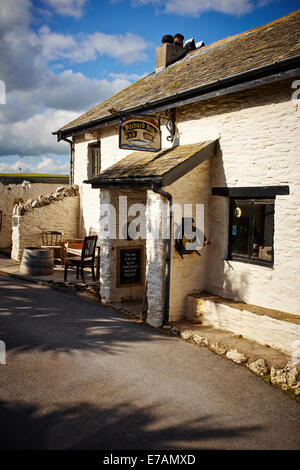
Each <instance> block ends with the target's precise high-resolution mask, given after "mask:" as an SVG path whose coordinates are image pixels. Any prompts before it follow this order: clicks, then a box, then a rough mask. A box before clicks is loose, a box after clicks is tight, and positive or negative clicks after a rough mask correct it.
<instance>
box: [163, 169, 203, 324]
mask: <svg viewBox="0 0 300 470" xmlns="http://www.w3.org/2000/svg"><path fill="white" fill-rule="evenodd" d="M208 181H209V161H205V162H203V163H202V164H201V165H199V166H198V167H196V168H195V169H194V170H192V171H190V172H189V173H187V174H186V175H185V176H183V177H182V178H180V179H179V180H177V181H176V182H175V183H173V184H172V185H171V186H168V187H166V188H164V190H165V191H168V192H169V193H170V194H172V196H173V201H172V202H173V204H178V205H179V206H181V208H182V213H183V211H184V205H185V204H187V205H188V204H193V207H192V209H193V218H194V221H195V222H196V204H203V205H204V233H205V236H206V238H207V239H209V236H210V233H209V201H210V193H211V190H210V186H209V184H208ZM173 221H174V219H173ZM200 254H201V257H200V256H199V255H197V253H192V254H188V255H184V256H183V259H182V258H181V256H180V255H179V253H178V252H177V251H176V250H175V237H174V223H173V238H172V251H171V284H170V286H171V287H170V309H169V318H170V320H172V321H176V320H179V319H180V318H183V317H184V316H185V314H186V296H187V294H190V293H192V292H197V291H201V290H204V289H205V288H206V283H207V279H206V260H207V247H206V246H205V247H203V248H202V249H201V250H200Z"/></svg>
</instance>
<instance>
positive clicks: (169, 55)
mask: <svg viewBox="0 0 300 470" xmlns="http://www.w3.org/2000/svg"><path fill="white" fill-rule="evenodd" d="M186 52H187V51H186V50H185V49H184V48H183V47H180V46H175V45H174V44H162V45H161V46H158V47H157V49H156V67H155V71H156V72H157V71H158V70H162V69H164V68H166V67H168V65H171V64H173V63H174V62H176V61H177V60H179V59H182V57H184V56H185V55H186Z"/></svg>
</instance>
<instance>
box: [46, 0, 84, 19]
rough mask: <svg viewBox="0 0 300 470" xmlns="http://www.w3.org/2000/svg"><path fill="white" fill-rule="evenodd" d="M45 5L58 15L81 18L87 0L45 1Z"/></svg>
mask: <svg viewBox="0 0 300 470" xmlns="http://www.w3.org/2000/svg"><path fill="white" fill-rule="evenodd" d="M44 3H45V4H46V5H47V6H48V7H51V8H53V10H54V11H55V13H56V14H58V15H62V16H71V17H73V18H81V17H82V15H83V7H84V6H85V4H86V3H87V0H44Z"/></svg>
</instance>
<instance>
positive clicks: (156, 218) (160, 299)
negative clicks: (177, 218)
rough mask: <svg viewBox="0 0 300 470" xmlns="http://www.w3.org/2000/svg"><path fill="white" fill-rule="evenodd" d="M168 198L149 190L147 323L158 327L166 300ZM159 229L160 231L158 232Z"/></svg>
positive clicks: (161, 322)
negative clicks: (164, 226) (164, 219)
mask: <svg viewBox="0 0 300 470" xmlns="http://www.w3.org/2000/svg"><path fill="white" fill-rule="evenodd" d="M165 204H166V198H165V197H164V196H161V195H160V194H157V193H155V192H153V191H151V190H148V191H147V211H146V215H147V225H146V227H147V265H146V278H147V300H148V312H147V323H149V324H150V325H152V326H155V327H158V326H161V325H162V324H163V318H164V301H165V272H166V271H165V269H166V264H165V253H166V245H165V244H166V240H163V238H162V236H160V237H159V238H156V237H155V236H154V234H156V233H160V235H162V212H164V205H165ZM157 231H158V232H157Z"/></svg>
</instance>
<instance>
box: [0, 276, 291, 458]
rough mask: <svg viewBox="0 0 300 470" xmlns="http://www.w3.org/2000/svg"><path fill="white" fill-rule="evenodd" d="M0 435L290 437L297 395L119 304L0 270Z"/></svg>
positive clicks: (169, 444) (279, 442)
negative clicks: (1, 359) (1, 352)
mask: <svg viewBox="0 0 300 470" xmlns="http://www.w3.org/2000/svg"><path fill="white" fill-rule="evenodd" d="M0 339H1V340H3V341H4V342H5V343H6V347H7V364H6V365H0V443H1V444H0V447H1V448H2V449H4V448H13V449H16V448H17V449H98V450H100V449H105V450H107V449H121V450H124V449H128V450H132V449H134V450H136V449H146V450H151V449H157V450H158V449H161V450H167V449H174V450H176V449H184V450H190V449H299V448H300V429H299V423H300V406H299V404H298V403H297V402H295V401H294V400H292V399H290V398H289V397H287V396H286V395H285V394H284V393H283V392H282V391H280V390H277V389H275V388H273V387H272V386H270V385H267V384H265V383H264V382H263V381H262V380H261V379H260V378H258V377H256V376H254V375H253V374H252V373H251V372H249V371H248V370H246V369H244V368H242V367H240V366H237V365H236V364H234V363H232V362H230V361H228V360H226V359H223V358H221V357H219V356H217V355H214V354H213V353H212V352H210V351H208V350H206V349H204V348H200V347H198V346H196V345H192V344H189V343H186V342H184V341H182V340H180V339H179V338H174V337H170V336H168V335H165V334H163V333H161V332H160V331H157V330H155V329H152V328H150V327H148V326H145V325H143V324H139V323H136V322H134V321H132V320H128V319H126V318H123V317H122V316H120V315H119V314H118V313H116V312H114V311H112V310H110V309H108V308H104V307H101V306H99V305H98V304H96V303H92V302H87V301H84V300H82V299H80V298H78V297H74V296H72V295H70V294H67V293H64V292H59V291H55V290H53V289H51V288H49V287H43V286H39V285H37V284H32V283H29V282H26V281H20V280H15V279H12V278H9V277H5V276H0Z"/></svg>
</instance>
